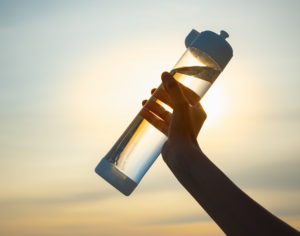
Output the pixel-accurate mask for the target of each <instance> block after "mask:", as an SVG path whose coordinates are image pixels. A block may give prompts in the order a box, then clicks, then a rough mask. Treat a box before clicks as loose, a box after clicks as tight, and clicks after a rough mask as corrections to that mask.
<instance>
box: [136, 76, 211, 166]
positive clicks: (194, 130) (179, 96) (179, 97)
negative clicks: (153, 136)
mask: <svg viewBox="0 0 300 236" xmlns="http://www.w3.org/2000/svg"><path fill="white" fill-rule="evenodd" d="M161 78H162V82H163V84H162V85H161V86H160V87H159V88H158V89H152V91H151V93H152V95H153V96H152V97H151V98H150V99H149V100H148V101H147V100H144V101H143V105H144V107H143V109H142V110H141V112H140V115H142V116H143V117H144V118H145V119H146V120H147V121H148V122H149V123H151V124H152V125H153V126H154V127H156V128H157V129H158V130H160V131H161V132H163V133H164V134H165V135H166V136H167V137H168V140H167V142H166V143H165V145H164V147H163V149H162V156H163V158H164V160H165V161H166V163H167V164H168V165H169V164H170V161H171V160H170V159H174V155H175V154H179V155H181V154H182V153H183V152H186V151H189V150H190V148H191V147H192V148H198V149H199V146H198V143H197V136H198V133H199V131H200V129H201V127H202V125H203V123H204V121H205V119H206V113H205V111H204V110H203V108H202V106H201V104H200V103H199V100H200V97H199V96H198V95H197V94H196V93H195V92H194V91H192V90H191V89H189V88H187V87H186V86H184V85H182V84H180V83H178V82H177V81H176V80H175V79H174V78H173V76H172V75H171V74H170V73H168V72H164V73H163V74H162V76H161ZM156 99H158V100H156ZM155 100H156V101H155ZM160 101H161V102H163V103H165V104H167V105H169V106H170V107H171V108H173V113H170V112H168V111H167V110H166V109H165V108H164V107H163V106H162V105H161V102H160ZM177 156H178V155H177Z"/></svg>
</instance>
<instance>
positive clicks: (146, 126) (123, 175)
mask: <svg viewBox="0 0 300 236" xmlns="http://www.w3.org/2000/svg"><path fill="white" fill-rule="evenodd" d="M220 72H221V69H220V67H219V66H218V64H217V63H215V62H214V60H212V59H211V58H210V57H209V56H208V55H207V54H205V53H204V52H202V51H200V50H199V49H197V48H194V47H189V48H187V50H186V51H185V53H184V54H183V55H182V57H181V58H180V59H179V61H178V62H177V63H176V65H175V66H174V68H173V69H172V70H171V72H170V73H171V74H172V75H173V76H174V78H175V79H176V80H177V81H179V82H180V83H182V84H184V85H185V86H187V87H189V88H190V89H192V90H193V91H194V92H196V93H197V94H198V95H199V96H200V97H203V96H204V94H205V93H206V92H207V90H208V89H209V88H210V86H211V85H212V84H213V82H214V81H215V80H216V78H217V77H218V75H219V74H220ZM160 86H162V85H160ZM150 99H153V100H155V101H156V102H157V103H159V104H161V105H163V106H164V107H166V108H167V105H166V104H164V103H163V102H162V101H160V100H158V99H156V98H155V93H154V94H153V96H152V97H151V98H150ZM168 110H171V108H170V107H168ZM166 140H167V137H166V136H165V135H164V134H163V133H162V132H160V131H159V130H157V129H156V128H154V127H153V126H152V125H151V124H150V123H149V122H148V121H147V120H145V119H144V118H143V117H142V116H140V115H137V116H136V117H135V118H134V120H133V121H132V122H131V124H130V125H129V126H128V128H127V129H126V130H125V132H124V133H123V134H122V135H121V137H120V138H119V139H118V140H117V142H116V143H115V145H114V146H113V147H112V148H111V150H110V151H109V152H108V153H107V155H106V156H105V157H104V158H103V159H102V160H101V162H100V163H99V164H98V166H97V167H96V169H95V171H96V172H97V173H98V174H99V175H100V176H102V177H103V178H104V179H105V180H107V181H108V182H109V183H110V184H111V185H113V186H114V187H115V188H117V189H118V190H119V191H121V192H122V193H123V194H125V195H127V196H128V195H130V193H131V192H132V191H133V190H134V188H135V187H136V186H137V184H138V183H139V182H140V181H141V179H142V178H143V176H144V175H145V173H146V172H147V171H148V169H149V168H150V167H151V165H152V164H153V162H154V161H155V160H156V158H157V157H158V156H159V154H160V152H161V149H162V147H163V145H164V143H165V141H166Z"/></svg>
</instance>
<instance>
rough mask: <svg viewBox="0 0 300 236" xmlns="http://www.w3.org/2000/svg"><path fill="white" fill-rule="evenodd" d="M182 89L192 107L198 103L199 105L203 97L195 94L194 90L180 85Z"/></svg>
mask: <svg viewBox="0 0 300 236" xmlns="http://www.w3.org/2000/svg"><path fill="white" fill-rule="evenodd" d="M179 85H180V88H181V90H182V92H183V94H184V96H185V97H186V98H187V100H188V101H189V103H190V104H191V105H194V104H196V103H199V101H200V99H201V97H200V96H199V95H198V94H197V93H195V92H194V91H193V90H191V89H190V88H188V87H186V86H185V85H183V84H181V83H179Z"/></svg>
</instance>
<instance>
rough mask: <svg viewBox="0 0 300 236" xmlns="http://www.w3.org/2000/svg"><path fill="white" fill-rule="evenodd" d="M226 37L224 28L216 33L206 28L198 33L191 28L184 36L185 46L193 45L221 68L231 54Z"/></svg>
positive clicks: (227, 35)
mask: <svg viewBox="0 0 300 236" xmlns="http://www.w3.org/2000/svg"><path fill="white" fill-rule="evenodd" d="M227 37H229V34H228V33H227V32H225V31H224V30H221V32H220V35H218V34H216V33H214V32H212V31H208V30H207V31H203V32H201V33H199V32H198V31H196V30H194V29H193V30H192V31H191V32H190V33H189V34H188V36H187V37H186V38H185V46H186V47H187V48H189V47H194V48H197V49H199V50H200V51H202V52H204V53H206V54H207V55H208V56H209V57H210V58H211V59H213V60H214V61H215V62H216V63H217V64H218V65H219V67H220V69H221V70H223V69H224V68H225V66H226V65H227V63H228V62H229V61H230V59H231V58H232V55H233V51H232V47H231V46H230V44H229V43H228V42H227V41H226V40H225V39H226V38H227Z"/></svg>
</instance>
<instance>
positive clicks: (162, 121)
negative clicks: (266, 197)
mask: <svg viewBox="0 0 300 236" xmlns="http://www.w3.org/2000/svg"><path fill="white" fill-rule="evenodd" d="M162 80H163V86H164V88H162V89H158V90H157V91H155V92H154V94H153V95H154V96H155V97H156V98H158V99H160V100H161V101H163V102H164V103H166V104H169V105H171V106H172V107H173V114H172V115H171V114H170V113H168V112H166V111H165V110H164V109H163V108H162V107H159V106H157V105H156V104H154V103H153V101H149V102H147V103H146V102H144V103H143V104H144V105H145V106H144V109H143V110H142V112H141V114H142V115H143V116H144V117H145V118H146V119H147V120H148V121H149V122H150V123H152V124H153V125H154V126H155V127H156V128H158V129H159V130H161V131H162V132H164V133H165V134H166V135H168V141H167V142H166V143H165V145H164V147H163V150H162V156H163V158H164V161H165V162H166V164H167V165H168V167H169V168H170V170H171V171H172V172H173V173H174V175H175V176H176V178H177V179H178V180H179V182H180V183H181V184H182V185H183V186H184V187H185V188H186V189H187V190H188V191H189V192H190V194H191V195H192V196H193V197H194V198H195V200H196V201H197V202H198V203H199V204H200V205H201V206H202V207H203V209H204V210H205V211H206V212H207V213H208V214H209V215H210V216H211V218H212V219H213V220H214V221H215V222H216V223H217V224H218V225H219V227H220V228H221V229H222V230H223V231H224V232H225V233H226V234H228V235H300V234H299V232H298V231H296V230H295V229H294V228H292V227H291V226H289V225H288V224H286V223H285V222H283V221H282V220H280V219H279V218H277V217H276V216H274V215H272V214H271V213H270V212H269V211H267V210H266V209H264V208H263V207H262V206H260V205H259V204H258V203H256V202H255V201H254V200H253V199H251V198H250V197H249V196H248V195H246V194H245V193H244V192H243V191H242V190H241V189H239V188H238V187H237V186H236V185H235V184H234V183H233V182H232V181H231V180H230V179H229V178H228V177H227V176H226V175H225V174H224V173H223V172H222V171H221V170H220V169H218V168H217V167H216V166H215V165H214V164H213V163H212V162H211V161H210V160H209V159H208V158H207V157H206V156H205V155H204V153H203V152H202V151H201V149H200V147H199V145H198V143H197V139H196V138H197V135H198V132H199V130H200V128H201V126H202V124H203V122H204V121H205V119H206V114H205V112H204V110H203V108H202V106H201V105H200V103H199V100H200V97H197V95H196V94H194V93H193V92H192V91H190V90H187V89H186V88H184V87H182V86H180V85H179V84H178V83H177V82H176V81H175V80H174V79H173V77H172V76H171V75H170V74H169V73H166V72H165V73H163V75H162ZM166 94H167V95H168V96H166Z"/></svg>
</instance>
